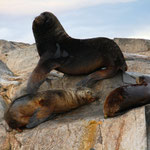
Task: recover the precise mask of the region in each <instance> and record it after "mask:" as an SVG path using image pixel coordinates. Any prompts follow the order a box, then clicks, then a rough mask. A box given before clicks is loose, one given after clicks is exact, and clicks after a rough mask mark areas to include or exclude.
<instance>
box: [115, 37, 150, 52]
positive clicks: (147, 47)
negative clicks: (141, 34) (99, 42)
mask: <svg viewBox="0 0 150 150" xmlns="http://www.w3.org/2000/svg"><path fill="white" fill-rule="evenodd" d="M114 41H115V42H116V43H117V44H118V45H119V47H120V48H121V50H122V51H123V52H127V53H138V52H146V51H150V40H144V39H131V38H115V39H114Z"/></svg>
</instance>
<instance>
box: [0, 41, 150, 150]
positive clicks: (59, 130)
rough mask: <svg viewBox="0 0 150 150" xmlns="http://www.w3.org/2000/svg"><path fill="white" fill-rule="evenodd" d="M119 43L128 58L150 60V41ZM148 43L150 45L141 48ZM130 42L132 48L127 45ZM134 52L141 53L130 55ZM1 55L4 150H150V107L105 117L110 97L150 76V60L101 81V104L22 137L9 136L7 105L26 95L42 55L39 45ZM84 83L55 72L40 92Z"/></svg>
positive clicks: (18, 46)
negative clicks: (104, 113) (106, 105)
mask: <svg viewBox="0 0 150 150" xmlns="http://www.w3.org/2000/svg"><path fill="white" fill-rule="evenodd" d="M117 40H118V41H121V42H118V44H119V46H120V47H121V48H122V49H123V51H124V52H126V53H129V54H130V52H132V53H136V54H138V55H139V54H140V55H143V56H145V53H147V51H148V47H149V41H145V40H131V39H117ZM130 40H131V41H130ZM115 41H116V39H115ZM142 42H144V44H140V43H142ZM125 43H126V44H127V45H128V46H127V47H126V46H124V45H126V44H125ZM135 44H137V46H135ZM143 45H144V47H143ZM145 45H146V46H145ZM131 47H133V48H134V49H135V50H133V51H130V50H131V49H132V48H131ZM137 52H138V53H137ZM141 53H142V54H141ZM0 54H1V55H0V62H2V63H0V74H3V77H2V76H0V95H1V97H0V150H7V149H12V150H33V149H35V150H37V149H43V150H90V148H94V149H95V150H134V149H136V150H150V144H149V142H150V121H149V115H150V114H149V112H150V106H149V105H147V106H146V107H145V106H143V107H140V108H136V109H133V110H130V111H128V112H127V113H125V114H124V115H121V116H118V117H115V118H110V119H104V118H103V102H104V100H105V98H106V96H107V95H108V94H109V92H110V91H112V90H113V89H114V88H116V87H119V86H121V85H124V84H131V83H135V78H136V77H137V76H139V75H141V74H143V73H147V74H148V73H149V70H150V69H149V66H148V64H149V60H146V61H141V59H136V58H135V59H133V60H132V61H133V62H132V63H131V60H130V61H127V63H128V65H129V71H133V72H135V73H128V72H127V73H126V74H124V75H122V74H120V73H118V74H117V75H116V76H115V77H114V78H111V79H106V80H103V81H99V82H97V83H96V84H95V85H94V86H93V88H92V90H94V91H95V92H98V93H99V95H100V99H99V100H98V101H95V102H93V103H92V104H90V105H86V106H83V107H80V108H78V109H75V110H73V111H71V112H68V113H65V114H62V115H59V116H57V117H56V119H54V120H50V121H47V122H45V123H43V124H41V125H39V126H38V127H36V128H34V129H31V130H27V129H26V130H24V131H23V132H22V133H18V132H17V131H15V130H14V131H11V132H8V127H7V124H6V123H5V121H4V120H3V114H4V110H5V109H6V108H7V107H6V104H5V103H3V102H6V103H7V104H8V103H9V102H11V101H12V100H13V99H14V98H15V97H18V96H20V95H22V94H24V93H25V90H24V88H25V86H26V82H27V79H28V77H29V75H30V73H31V72H32V70H33V68H34V67H35V65H36V64H37V61H38V59H39V56H38V54H37V52H36V49H35V45H29V44H23V43H16V42H7V41H0ZM131 57H133V55H131ZM140 57H141V56H140ZM128 58H129V56H127V59H128ZM144 59H145V58H144ZM14 60H15V61H14ZM128 60H129V59H128ZM137 61H138V62H139V63H140V64H138V63H137ZM134 65H135V66H134ZM137 65H139V66H138V67H137ZM132 66H134V67H133V68H132ZM140 67H141V68H143V70H140ZM136 72H139V73H136ZM11 73H12V74H11ZM140 73H141V74H140ZM82 78H84V76H79V77H73V76H67V75H63V74H62V73H58V72H57V71H53V72H52V73H50V74H49V76H48V78H47V80H46V82H44V84H43V85H42V86H41V87H40V89H39V90H41V91H42V90H47V89H67V88H73V87H75V84H76V83H77V82H78V81H79V80H81V79H82ZM1 79H3V80H1ZM4 81H5V82H4ZM6 82H7V84H6ZM100 121H102V124H101V123H100Z"/></svg>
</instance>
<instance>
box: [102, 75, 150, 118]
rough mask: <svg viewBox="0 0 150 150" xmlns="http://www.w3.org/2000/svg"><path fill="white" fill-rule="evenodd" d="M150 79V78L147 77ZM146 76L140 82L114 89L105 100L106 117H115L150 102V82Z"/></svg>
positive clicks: (104, 110)
mask: <svg viewBox="0 0 150 150" xmlns="http://www.w3.org/2000/svg"><path fill="white" fill-rule="evenodd" d="M147 79H148V80H149V78H147ZM147 79H146V78H144V76H142V77H140V78H139V84H132V85H126V86H121V87H119V88H116V89H115V90H113V91H112V92H111V93H110V94H109V95H108V96H107V98H106V100H105V102H104V108H103V112H104V117H105V118H107V117H114V116H117V115H119V114H122V113H124V112H125V111H127V110H129V109H132V108H135V107H139V106H142V105H146V104H149V103H150V84H149V83H146V82H147Z"/></svg>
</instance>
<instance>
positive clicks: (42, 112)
mask: <svg viewBox="0 0 150 150" xmlns="http://www.w3.org/2000/svg"><path fill="white" fill-rule="evenodd" d="M97 98H98V97H97V96H96V95H95V94H94V93H93V92H91V91H90V90H88V89H77V90H67V91H65V90H48V91H44V92H37V93H36V94H27V95H24V96H21V97H19V98H17V99H16V100H14V101H13V102H12V103H11V105H10V107H9V109H8V110H7V111H6V113H5V115H4V118H5V120H6V122H7V123H8V125H9V126H10V127H11V128H12V129H19V128H24V127H26V128H33V127H35V126H37V125H39V124H40V123H42V122H44V121H46V120H48V119H51V118H53V117H54V115H56V114H59V113H64V112H67V111H70V110H72V109H75V108H78V107H79V106H82V105H84V104H88V103H91V102H93V101H94V100H96V99H97Z"/></svg>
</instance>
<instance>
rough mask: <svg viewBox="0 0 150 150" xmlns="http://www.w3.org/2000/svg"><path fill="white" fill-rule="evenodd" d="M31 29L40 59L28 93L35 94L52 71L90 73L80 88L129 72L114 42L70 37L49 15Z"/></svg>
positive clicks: (40, 16) (38, 19) (42, 17)
mask: <svg viewBox="0 0 150 150" xmlns="http://www.w3.org/2000/svg"><path fill="white" fill-rule="evenodd" d="M32 29H33V34H34V37H35V41H36V47H37V50H38V53H39V56H40V60H39V62H38V64H37V66H36V68H35V69H34V71H33V72H32V74H31V76H30V78H29V80H28V84H27V91H28V93H33V92H36V91H37V89H38V88H39V86H40V85H41V84H42V83H43V82H44V80H45V78H46V77H47V74H48V73H49V72H50V71H51V70H52V69H55V70H58V71H60V72H63V73H65V74H68V75H86V74H90V73H91V74H90V75H88V76H87V78H85V79H84V80H83V81H82V82H80V83H79V84H78V85H81V86H84V85H90V84H92V83H93V82H95V81H97V80H101V79H106V78H110V77H112V76H114V75H115V74H116V73H117V71H118V70H122V71H126V70H127V65H126V62H125V59H124V56H123V54H122V52H121V50H120V48H119V47H118V45H117V44H116V43H115V42H114V41H113V40H110V39H108V38H92V39H74V38H71V37H70V36H69V35H68V34H67V33H66V32H65V30H64V28H63V27H62V25H61V24H60V22H59V21H58V19H57V18H56V16H55V15H53V14H52V13H50V12H43V13H41V14H40V15H39V16H37V17H36V18H35V20H34V21H33V26H32Z"/></svg>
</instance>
